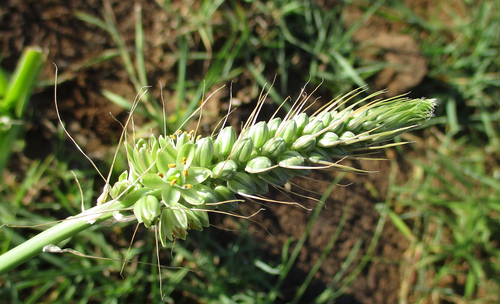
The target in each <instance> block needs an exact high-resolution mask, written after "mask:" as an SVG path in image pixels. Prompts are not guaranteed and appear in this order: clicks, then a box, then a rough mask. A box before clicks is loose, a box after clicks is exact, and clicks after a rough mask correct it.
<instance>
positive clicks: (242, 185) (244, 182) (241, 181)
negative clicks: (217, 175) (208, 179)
mask: <svg viewBox="0 0 500 304" xmlns="http://www.w3.org/2000/svg"><path fill="white" fill-rule="evenodd" d="M227 188H228V189H229V190H231V191H233V192H234V193H238V194H256V193H257V187H256V186H255V183H254V181H253V180H252V178H251V177H250V176H249V175H248V174H246V173H243V172H238V173H236V177H235V178H234V179H233V180H230V181H228V182H227Z"/></svg>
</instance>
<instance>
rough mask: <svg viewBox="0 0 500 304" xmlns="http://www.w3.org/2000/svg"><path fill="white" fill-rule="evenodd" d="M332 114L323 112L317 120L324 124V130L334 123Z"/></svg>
mask: <svg viewBox="0 0 500 304" xmlns="http://www.w3.org/2000/svg"><path fill="white" fill-rule="evenodd" d="M332 118H333V117H332V114H331V113H330V112H323V113H321V114H319V115H318V117H317V118H316V119H319V120H321V121H322V122H323V128H326V127H328V125H329V124H330V121H332Z"/></svg>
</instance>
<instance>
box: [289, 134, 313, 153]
mask: <svg viewBox="0 0 500 304" xmlns="http://www.w3.org/2000/svg"><path fill="white" fill-rule="evenodd" d="M314 147H316V137H314V136H311V135H302V136H301V137H299V138H297V140H295V142H294V143H293V145H292V150H297V151H302V152H308V151H311V150H312V149H314Z"/></svg>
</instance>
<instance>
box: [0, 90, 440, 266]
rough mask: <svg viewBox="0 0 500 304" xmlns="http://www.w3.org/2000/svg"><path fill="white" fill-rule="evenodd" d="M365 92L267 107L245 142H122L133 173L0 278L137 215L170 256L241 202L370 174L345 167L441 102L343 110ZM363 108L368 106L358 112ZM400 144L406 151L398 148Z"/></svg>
mask: <svg viewBox="0 0 500 304" xmlns="http://www.w3.org/2000/svg"><path fill="white" fill-rule="evenodd" d="M359 93H360V90H357V91H353V92H351V93H348V94H346V95H344V96H342V97H340V98H338V99H336V100H333V101H331V102H330V103H328V104H327V105H325V106H324V107H323V108H322V109H320V110H319V111H317V112H316V113H314V114H312V115H308V114H307V113H305V111H304V110H303V109H304V108H307V107H306V102H307V100H308V97H306V98H304V99H302V100H298V101H297V102H296V103H295V104H294V105H293V106H292V107H291V110H290V111H289V112H288V114H287V115H286V116H285V117H284V118H283V119H281V118H273V119H271V120H270V121H268V122H264V121H260V122H258V119H257V118H258V112H259V111H260V108H261V105H262V103H263V100H264V99H262V100H261V101H260V102H259V104H258V105H257V106H256V108H255V110H254V112H253V113H252V115H251V116H250V118H249V119H248V121H247V122H246V123H245V125H244V127H243V130H242V131H241V133H240V134H236V132H235V131H234V129H233V128H232V127H230V126H229V127H223V128H222V129H221V130H220V131H219V133H218V135H217V136H209V137H201V136H200V135H199V136H196V132H195V131H191V132H182V131H180V130H178V131H177V132H175V133H174V134H172V135H169V136H159V137H158V138H156V137H155V136H151V137H150V138H149V139H139V140H138V141H136V142H129V141H128V138H126V140H125V148H126V151H127V158H128V164H129V170H127V171H125V172H123V173H122V174H121V175H120V177H119V178H118V181H117V182H116V183H115V184H114V185H113V186H112V187H111V186H110V185H107V186H106V187H105V190H104V192H103V194H102V195H101V196H100V197H99V199H98V206H96V207H94V208H92V209H90V210H87V211H85V212H83V213H82V214H80V215H79V216H77V217H74V218H70V219H67V220H65V221H64V222H62V223H60V224H58V225H56V226H54V227H52V228H50V229H48V230H47V231H45V232H42V233H41V234H39V235H38V236H36V237H34V238H32V239H30V240H28V241H27V242H25V243H24V244H22V245H20V246H18V247H16V248H14V249H12V250H11V251H9V252H7V253H5V254H4V255H2V256H0V274H2V273H4V272H6V271H8V270H10V269H12V268H13V267H16V266H17V265H20V264H21V263H23V262H25V261H27V260H29V259H30V258H32V257H34V256H36V255H37V254H39V253H40V252H41V251H42V249H43V247H44V246H46V245H50V244H56V243H58V242H60V241H62V240H64V239H66V238H68V237H70V236H73V235H75V234H76V233H78V232H80V231H82V230H85V229H88V228H89V227H91V226H92V225H94V224H96V223H99V222H101V221H103V220H106V219H109V218H111V217H113V216H114V217H115V218H116V219H119V218H120V215H121V214H117V213H120V212H121V211H123V210H133V213H134V215H135V217H136V219H137V221H138V223H143V224H144V226H146V227H147V228H151V229H157V231H158V237H159V239H160V241H161V243H162V245H163V246H164V247H166V246H167V243H168V242H169V241H174V240H175V239H182V240H185V239H186V237H187V234H188V231H189V230H192V229H196V230H203V228H205V227H208V226H209V218H208V212H220V213H229V214H231V213H232V212H234V211H236V210H237V209H238V204H239V202H242V201H243V200H242V199H241V197H242V198H248V199H251V200H261V201H265V202H273V201H272V200H269V199H266V198H265V197H264V195H265V194H267V193H268V192H269V186H271V187H276V188H280V189H281V188H283V189H284V186H285V184H286V183H287V182H288V180H289V179H291V178H293V177H294V176H299V177H301V176H307V175H309V174H310V173H311V172H312V170H325V169H328V170H338V171H350V172H363V173H365V172H364V171H362V170H360V169H356V168H352V167H349V166H346V165H343V164H342V163H341V162H342V160H344V159H346V158H358V157H366V156H367V155H370V154H372V153H373V151H377V149H382V148H385V147H389V146H393V145H396V144H393V143H388V142H389V141H390V140H391V139H393V138H394V136H396V135H398V134H401V133H403V132H406V131H408V130H410V129H413V128H415V127H417V126H419V125H421V124H423V123H424V122H425V121H427V120H428V119H429V118H430V117H432V115H433V110H434V107H435V100H434V99H414V100H410V99H406V98H402V97H395V98H391V99H388V100H380V99H377V100H371V98H372V97H374V96H376V94H373V95H370V96H368V97H367V98H365V99H364V100H361V101H359V102H357V103H354V104H351V105H349V106H347V107H346V104H347V103H348V102H349V101H350V100H351V99H352V98H353V97H354V96H356V95H358V94H359ZM361 102H364V105H363V106H358V104H360V103H361ZM398 144H400V143H398Z"/></svg>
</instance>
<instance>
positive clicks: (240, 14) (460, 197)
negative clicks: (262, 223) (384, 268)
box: [0, 0, 500, 303]
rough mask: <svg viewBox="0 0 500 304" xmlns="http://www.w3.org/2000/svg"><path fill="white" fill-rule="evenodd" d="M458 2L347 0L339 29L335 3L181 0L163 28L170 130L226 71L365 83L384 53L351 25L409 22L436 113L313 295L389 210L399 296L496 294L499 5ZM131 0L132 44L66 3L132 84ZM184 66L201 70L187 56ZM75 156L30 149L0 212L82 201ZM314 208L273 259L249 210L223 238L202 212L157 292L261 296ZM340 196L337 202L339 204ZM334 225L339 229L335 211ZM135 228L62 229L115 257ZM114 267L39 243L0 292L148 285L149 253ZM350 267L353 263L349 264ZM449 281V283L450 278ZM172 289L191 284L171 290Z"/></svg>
mask: <svg viewBox="0 0 500 304" xmlns="http://www.w3.org/2000/svg"><path fill="white" fill-rule="evenodd" d="M469 2H470V3H469ZM458 3H459V5H458V6H456V7H451V8H450V7H446V12H447V14H449V16H450V18H451V20H452V22H451V23H449V22H447V23H445V22H443V21H441V18H440V17H439V12H441V11H440V9H439V6H438V8H437V12H436V13H435V14H429V15H428V16H425V18H423V17H422V16H419V15H417V14H416V13H415V12H414V11H412V10H411V9H409V8H408V7H406V6H405V5H404V4H403V1H377V2H375V4H374V5H366V4H367V3H365V2H355V4H359V5H361V6H362V7H365V13H364V15H363V17H362V19H360V20H359V22H357V23H355V24H354V25H353V26H352V27H351V28H347V29H346V28H344V21H345V18H346V15H345V10H346V8H347V6H348V5H349V4H347V3H342V4H339V5H338V6H335V7H333V8H332V9H331V10H329V11H325V10H322V9H320V8H318V7H316V6H314V5H310V4H309V1H298V0H297V1H289V2H286V3H285V2H282V1H269V2H266V3H263V2H260V1H254V2H252V3H247V2H241V3H231V4H228V3H223V2H215V3H213V2H212V1H200V2H199V8H198V7H197V8H194V7H188V8H187V9H188V12H189V13H187V14H184V15H182V17H180V14H179V20H178V22H179V28H180V29H182V31H179V32H180V33H181V34H179V35H178V37H175V40H174V41H173V42H172V43H173V44H174V45H175V46H176V49H175V50H172V51H171V52H170V53H166V54H165V56H169V57H171V58H173V59H175V61H176V69H177V79H176V82H175V83H172V84H164V85H165V88H166V89H168V90H175V92H176V100H175V107H176V109H178V110H179V111H178V112H176V113H178V114H175V115H171V116H169V117H168V119H167V122H168V123H167V126H168V128H169V129H168V130H167V132H172V131H173V130H175V129H177V128H178V127H179V126H180V124H181V123H182V122H184V120H185V119H186V118H187V117H188V116H189V115H190V113H191V111H192V110H193V109H194V108H195V107H197V106H198V103H199V101H200V100H201V99H202V97H203V94H204V93H205V92H206V91H208V89H210V88H213V87H219V86H221V85H222V84H224V83H227V82H228V81H229V80H231V79H234V78H236V77H238V78H239V79H245V80H247V81H248V82H249V84H248V86H249V87H252V88H253V89H252V90H251V92H254V93H252V94H253V95H251V96H250V98H251V99H253V100H255V99H256V98H257V97H258V92H259V91H260V89H261V88H262V87H264V86H265V85H266V84H267V85H268V84H269V82H270V79H273V77H274V75H275V74H278V78H277V82H276V84H275V86H274V88H273V89H272V90H271V93H270V97H271V98H272V99H273V101H274V102H276V103H280V102H281V101H282V100H284V97H286V96H288V94H290V91H292V90H293V89H290V85H289V84H290V83H292V85H295V84H296V83H300V85H302V84H303V83H304V82H306V81H308V80H311V81H312V82H313V83H318V82H320V79H324V80H325V83H324V85H323V86H322V90H323V92H325V91H326V92H329V93H328V94H330V95H329V96H334V95H336V94H338V93H340V92H345V91H348V90H350V89H351V88H352V87H353V86H360V85H364V84H365V83H370V80H371V78H370V77H371V76H373V75H375V74H376V73H377V72H378V71H380V70H381V69H383V67H384V63H383V62H363V61H361V60H360V59H358V57H357V55H356V51H357V50H358V47H359V46H358V45H356V44H355V43H354V42H353V41H352V35H353V33H354V32H355V31H356V29H357V28H358V26H360V25H361V24H362V22H363V21H364V20H366V19H367V18H369V17H370V16H372V15H377V16H382V17H384V18H386V19H387V20H388V21H391V22H394V21H398V22H402V23H404V24H405V27H404V31H406V33H408V34H410V35H412V36H413V37H416V38H417V40H418V42H419V46H420V49H421V51H422V53H423V55H424V56H425V58H426V59H427V60H428V68H429V72H428V74H427V76H426V79H425V80H424V82H423V84H421V85H420V86H419V90H421V91H424V92H425V94H426V96H428V97H433V98H434V97H436V98H438V102H439V104H440V107H439V108H438V112H437V117H435V118H434V120H433V121H432V124H434V126H432V128H431V129H430V130H429V131H426V132H421V133H419V135H421V136H423V139H418V138H416V143H415V144H413V145H411V146H410V147H409V148H404V149H399V150H398V151H399V152H400V155H401V156H402V157H403V158H404V160H403V161H404V162H408V163H410V164H411V166H412V171H411V172H412V176H411V178H410V179H409V180H407V181H399V180H398V179H396V178H395V177H394V176H393V175H394V174H396V171H397V168H398V163H397V162H393V171H392V173H391V174H393V175H391V176H390V177H389V178H390V184H389V191H388V193H387V195H386V196H387V201H386V202H384V203H381V204H380V205H378V206H377V207H378V210H379V211H380V213H381V219H380V222H379V225H378V226H377V231H376V232H375V235H374V238H373V239H374V241H373V243H372V245H370V247H369V249H370V250H369V251H368V253H367V254H366V255H365V256H360V254H359V251H358V250H359V247H358V246H360V242H361V241H357V242H355V244H356V245H355V246H354V247H353V248H352V252H351V255H350V256H349V257H348V259H347V260H346V261H345V262H344V265H345V266H344V267H342V268H341V270H340V271H339V273H338V274H337V275H336V276H335V277H333V278H332V281H331V282H329V285H328V288H327V289H325V291H324V292H323V293H322V294H321V295H319V296H318V297H317V298H316V299H315V300H314V301H315V302H314V303H328V301H331V300H333V299H335V298H336V297H338V296H339V295H341V294H342V293H343V292H345V291H346V290H348V287H349V286H350V285H351V284H352V282H353V280H355V279H356V277H357V275H359V271H361V270H362V269H363V266H364V265H365V264H366V263H367V262H369V261H370V257H371V254H372V250H373V247H372V246H375V244H376V241H377V239H378V237H379V236H380V234H383V230H382V228H383V226H384V223H385V221H384V220H385V219H386V218H388V219H390V220H391V221H392V223H393V224H394V225H395V226H396V227H397V228H398V229H399V230H400V231H401V232H402V235H403V236H404V237H406V238H408V239H409V241H410V246H409V248H408V254H409V255H410V257H411V258H410V259H409V260H408V261H401V264H402V267H401V270H402V271H403V276H402V280H401V281H402V282H401V293H400V301H401V303H423V302H425V301H429V300H430V299H435V298H436V297H438V298H440V299H442V300H446V301H449V302H452V303H453V302H457V303H458V302H460V301H463V302H472V301H474V302H475V303H492V302H495V301H496V302H498V301H500V300H499V299H498V294H499V293H500V269H499V266H498V263H497V262H496V261H498V258H500V249H499V245H498V241H499V239H498V236H497V235H498V232H499V228H500V226H499V211H500V205H499V201H498V198H499V197H500V169H499V166H498V153H499V151H498V147H500V144H499V134H498V127H499V121H500V112H499V108H500V107H499V100H500V96H499V92H500V91H499V86H500V82H499V79H500V77H499V76H500V69H499V68H498V67H499V65H500V54H499V53H500V38H498V34H496V33H497V31H498V28H499V26H500V9H499V5H498V4H496V3H495V1H479V2H477V3H476V2H472V1H465V0H464V1H458ZM158 8H159V9H163V10H165V11H166V12H171V13H172V14H176V13H178V12H176V11H173V10H174V8H173V7H172V6H171V5H170V4H169V3H168V2H164V3H160V4H159V5H158ZM250 8H251V9H250ZM463 8H465V9H463ZM441 9H442V10H444V8H441ZM135 12H136V14H135V42H134V43H135V44H134V45H133V46H131V45H125V42H124V40H123V38H122V37H121V34H120V32H119V31H118V29H117V25H116V23H115V21H114V17H113V12H112V10H110V9H109V8H105V9H104V10H103V16H102V19H100V18H97V17H95V16H90V15H85V14H83V13H78V14H77V15H76V16H77V17H78V18H80V19H81V20H84V21H85V22H89V23H92V24H94V25H96V26H98V27H100V28H102V29H104V30H105V31H107V32H108V33H109V34H110V38H112V40H113V41H114V44H115V46H116V49H114V50H105V51H104V52H103V55H106V57H103V58H101V59H99V58H96V60H95V62H96V63H95V64H98V63H99V62H100V61H101V60H109V59H110V58H112V57H113V56H115V58H120V60H121V62H122V63H123V68H124V70H125V71H126V72H127V74H128V75H129V80H130V81H129V85H131V86H132V87H133V89H134V90H135V91H137V92H139V91H140V90H141V88H142V87H144V86H146V85H151V84H152V85H156V83H155V79H150V78H148V74H149V71H147V70H146V68H145V66H146V65H145V62H147V60H148V58H147V57H146V55H145V51H147V48H148V47H151V46H150V45H148V42H147V41H146V40H145V35H144V29H143V28H142V22H143V20H144V19H145V18H147V17H146V16H145V15H144V13H143V12H142V13H141V8H140V7H136V10H135ZM257 18H260V19H257ZM256 20H260V23H256V22H255V21H256ZM264 24H265V25H266V26H265V27H262V25H264ZM421 37H424V38H421ZM191 41H200V44H199V47H198V48H197V49H193V48H192V47H191V46H192V45H191V44H190V42H191ZM130 50H132V51H130ZM109 54H113V56H108V55H109ZM200 66H201V67H202V69H201V70H202V71H203V75H200V72H199V71H200V69H199V68H198V67H200ZM195 68H198V69H197V71H198V72H196V73H193V72H191V70H192V69H195ZM0 80H1V79H0ZM289 90H290V91H289ZM103 94H104V95H105V96H106V97H108V98H109V99H110V100H112V101H114V102H115V103H117V104H119V105H120V106H122V107H123V108H124V109H130V105H131V103H130V101H129V100H126V99H124V98H123V96H119V95H118V94H117V92H109V91H103ZM159 100H160V98H159V96H153V94H147V95H146V96H145V99H144V102H143V103H141V105H142V106H141V107H142V108H140V109H138V112H137V113H138V114H141V115H144V116H145V117H147V118H148V119H150V120H151V121H152V122H153V123H152V124H149V125H148V127H150V126H155V125H156V126H163V125H164V122H163V114H162V111H161V102H160V101H159ZM148 127H146V128H148ZM413 138H414V137H410V139H413ZM408 155H412V156H411V157H410V156H408ZM71 157H73V156H71ZM71 157H66V158H65V157H61V155H57V158H56V157H55V156H50V157H49V158H47V159H46V160H43V161H34V162H32V163H31V164H30V167H29V169H28V170H27V171H26V173H25V176H24V179H23V180H22V181H17V182H15V183H10V184H5V183H4V184H3V186H2V192H1V197H0V200H1V204H0V208H2V210H0V211H1V212H0V222H2V223H9V224H11V225H37V224H42V223H47V222H50V221H55V220H60V219H64V218H66V217H68V216H70V215H73V214H76V213H78V212H79V210H80V208H81V206H80V204H81V198H80V191H79V189H78V186H77V185H76V183H75V182H74V177H73V175H72V174H71V173H64V174H61V173H60V172H68V169H67V168H68V167H69V166H68V163H69V162H70V161H71ZM55 158H56V159H57V160H54V159H55ZM75 174H76V175H77V177H78V178H79V180H80V182H81V183H82V186H83V201H84V205H85V207H86V208H89V207H90V206H91V205H92V202H94V201H95V197H96V191H95V188H96V187H95V185H94V183H95V181H94V179H95V177H96V175H94V174H93V173H92V171H91V169H90V167H85V168H83V169H81V170H80V171H76V172H75ZM380 178H387V177H384V176H380ZM96 180H97V179H96ZM34 188H36V189H41V188H43V189H45V193H53V197H52V196H48V197H49V198H52V199H55V200H56V201H47V197H34V198H32V203H30V204H28V205H26V204H25V203H23V199H26V198H29V189H34ZM7 206H9V207H7ZM318 212H319V209H317V210H315V211H314V212H313V217H312V219H311V222H310V223H309V225H308V228H307V230H306V231H305V232H304V235H303V237H302V238H301V239H299V240H297V241H295V240H290V242H289V243H287V244H286V245H285V247H284V248H283V254H282V259H281V261H266V260H263V259H262V257H261V256H259V254H258V247H257V245H256V244H253V243H252V242H251V235H249V233H248V232H246V226H245V223H242V224H241V225H242V227H241V231H240V232H238V235H237V237H236V238H235V239H234V240H232V241H230V242H229V243H228V244H227V245H226V246H222V245H219V244H217V242H214V241H213V240H212V239H210V238H208V237H207V236H210V235H211V233H210V230H211V229H214V228H210V229H209V230H207V231H204V232H201V233H192V234H190V236H189V238H188V241H186V242H183V243H181V242H177V243H176V244H175V246H174V247H173V249H170V248H167V249H162V251H161V257H162V265H164V266H172V267H182V268H175V269H169V270H167V269H164V270H163V271H162V279H163V290H162V292H163V294H164V295H166V298H167V299H168V298H169V297H170V298H172V299H176V303H183V302H184V303H190V301H191V302H206V303H272V302H273V301H275V300H276V299H279V298H280V290H281V288H283V285H282V284H283V281H284V280H285V279H286V277H287V275H288V274H289V271H290V267H292V266H293V265H294V263H295V262H296V258H297V253H298V252H299V250H300V248H301V246H302V245H303V244H304V242H305V241H306V239H307V238H308V237H309V235H308V234H309V231H310V230H309V229H311V227H312V225H314V224H315V223H316V222H315V216H317V214H318ZM348 212H349V210H348V209H347V208H346V211H345V215H347V214H348ZM39 229H44V228H43V227H36V228H32V229H30V228H27V229H21V228H14V227H2V228H1V232H0V242H1V244H2V247H1V249H2V250H1V252H2V253H3V252H5V251H6V250H7V249H8V248H11V247H13V246H14V245H16V244H19V243H21V242H22V241H23V240H25V239H26V238H29V237H30V236H32V235H34V234H35V232H36V231H38V230H39ZM338 229H339V230H338V233H340V231H341V229H342V222H341V223H340V224H339V228H338ZM132 233H133V227H131V226H127V225H123V224H118V225H115V226H112V227H110V228H105V227H98V228H97V229H91V230H89V231H86V232H84V233H81V234H80V235H78V236H77V237H74V238H72V239H71V240H70V241H69V243H68V247H70V248H73V249H75V250H77V251H79V252H81V253H82V254H85V255H92V256H96V257H103V258H110V259H123V257H124V256H125V253H126V250H127V247H128V242H129V241H130V239H131V236H132ZM139 233H140V237H137V239H136V242H135V243H134V244H133V245H132V248H131V251H130V252H129V254H128V258H129V259H132V258H133V259H134V261H136V262H143V263H156V258H155V247H154V242H155V240H154V236H153V235H152V234H151V233H149V232H148V233H146V232H145V231H142V232H141V231H140V232H139ZM336 237H337V233H335V234H334V235H332V237H331V240H330V242H329V243H328V244H327V247H326V248H325V251H324V252H323V253H322V255H321V257H320V259H319V260H318V263H317V264H316V265H315V266H314V268H313V269H311V271H310V273H309V274H308V276H307V277H306V278H305V279H304V283H303V284H302V286H299V287H298V289H297V291H296V293H295V295H294V298H293V299H289V300H290V301H291V302H292V303H300V302H301V300H304V299H303V298H302V297H303V295H304V293H305V290H306V289H307V287H308V286H309V284H310V280H311V278H312V277H313V276H314V274H315V272H316V271H317V270H318V269H319V268H321V263H322V261H323V260H324V259H325V257H327V256H328V255H331V254H335V247H334V245H335V242H336ZM242 257H245V258H246V259H247V262H246V263H241V259H242ZM349 266H352V267H351V268H349ZM120 267H121V263H120V262H117V261H109V260H101V259H89V258H82V257H76V256H72V255H70V254H63V255H56V254H42V255H40V256H39V257H38V258H36V259H34V260H32V261H30V262H29V263H27V264H25V265H24V266H22V267H20V268H19V269H18V270H16V271H14V272H11V273H9V275H8V276H2V277H0V284H1V285H0V286H1V290H0V299H2V300H3V301H7V302H12V303H21V302H22V303H31V302H33V303H40V302H51V303H67V302H72V301H73V302H81V303H85V302H88V301H93V302H103V303H123V302H132V301H133V302H146V301H148V300H150V299H151V298H154V299H158V298H159V297H160V290H159V285H158V280H159V278H158V270H157V268H156V266H154V265H149V264H142V263H135V262H134V263H129V264H127V265H126V266H125V271H124V278H123V279H122V278H121V277H120V275H119V269H120ZM348 268H349V269H355V270H354V271H351V272H348V271H347V269H348ZM103 274H104V275H103ZM46 278H50V280H49V283H45V281H46ZM450 281H451V282H453V284H451V283H450V284H448V283H446V282H450ZM182 292H185V294H188V295H189V296H185V297H184V298H182V297H181V295H182ZM179 299H180V300H179Z"/></svg>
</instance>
